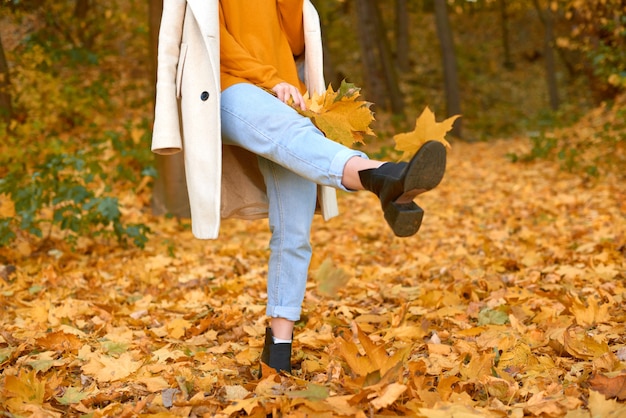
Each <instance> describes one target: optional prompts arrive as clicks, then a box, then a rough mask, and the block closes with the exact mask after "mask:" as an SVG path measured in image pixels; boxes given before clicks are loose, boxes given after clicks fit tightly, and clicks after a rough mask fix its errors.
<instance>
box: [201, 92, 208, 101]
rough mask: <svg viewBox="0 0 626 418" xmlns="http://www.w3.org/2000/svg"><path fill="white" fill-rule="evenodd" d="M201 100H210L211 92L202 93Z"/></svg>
mask: <svg viewBox="0 0 626 418" xmlns="http://www.w3.org/2000/svg"><path fill="white" fill-rule="evenodd" d="M200 100H202V101H203V102H206V101H207V100H209V92H208V91H203V92H202V94H200Z"/></svg>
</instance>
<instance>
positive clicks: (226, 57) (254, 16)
mask: <svg viewBox="0 0 626 418" xmlns="http://www.w3.org/2000/svg"><path fill="white" fill-rule="evenodd" d="M302 5H303V0H220V60H221V67H220V73H221V83H222V90H224V89H226V88H228V87H230V86H232V85H233V84H237V83H251V84H255V85H257V86H260V87H264V88H267V89H271V88H272V87H274V86H275V85H276V84H278V83H280V82H283V81H284V82H287V83H289V84H293V85H294V86H297V87H298V88H299V89H300V91H301V92H302V93H304V92H305V91H306V88H305V87H304V85H303V83H302V81H301V80H300V79H299V78H298V71H297V68H296V64H295V60H294V56H298V55H300V54H302V53H303V52H304V31H303V28H302Z"/></svg>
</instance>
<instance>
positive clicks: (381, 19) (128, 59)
mask: <svg viewBox="0 0 626 418" xmlns="http://www.w3.org/2000/svg"><path fill="white" fill-rule="evenodd" d="M313 3H314V4H315V5H316V7H317V9H318V11H319V13H320V16H321V20H322V25H323V36H324V41H325V52H326V57H325V61H326V62H325V65H326V68H325V72H326V77H327V81H328V82H329V83H332V84H333V86H335V87H337V86H338V85H339V83H340V81H341V80H343V79H347V80H348V81H349V82H352V83H355V84H357V85H359V86H362V88H363V90H362V91H363V93H364V96H365V99H367V100H370V101H373V102H374V103H375V106H374V110H375V112H376V118H377V121H376V122H375V126H374V127H373V128H374V130H375V131H376V132H377V136H378V138H372V139H371V140H370V144H369V145H368V151H370V152H372V153H374V154H375V155H377V156H380V155H385V156H390V157H393V156H395V155H396V154H395V153H394V150H393V147H392V145H391V143H390V138H391V136H392V135H394V134H396V133H398V132H402V131H407V130H410V129H412V123H413V122H414V120H415V118H416V117H417V115H419V114H420V113H421V111H422V110H423V108H424V107H425V106H429V107H430V108H431V109H433V110H434V111H435V114H437V115H438V116H439V118H443V117H444V116H447V114H448V113H450V110H449V105H450V103H446V100H447V97H449V96H448V95H447V93H448V91H447V90H450V89H451V82H450V79H449V77H448V76H447V75H446V74H447V73H446V72H445V71H444V69H445V66H446V65H450V62H451V61H449V60H448V61H445V60H444V55H443V53H442V45H443V44H444V42H443V41H444V40H443V38H442V36H443V35H442V33H444V32H442V28H443V26H442V22H444V23H446V22H447V24H448V25H449V27H448V29H449V32H448V34H449V35H450V39H451V41H452V42H453V50H452V52H453V54H454V62H453V65H454V68H453V69H454V70H455V73H456V77H457V80H456V84H455V86H454V89H456V90H457V92H456V93H458V97H459V98H460V99H459V103H458V108H459V109H460V112H459V113H461V114H462V116H463V118H462V120H463V131H462V133H461V132H458V134H459V135H460V136H459V138H458V139H459V140H465V141H491V140H495V139H502V138H515V137H523V138H527V140H528V142H529V143H530V144H531V152H530V153H528V155H522V156H512V157H511V158H512V159H513V160H528V159H533V158H548V157H549V156H550V155H556V158H561V159H562V161H563V162H564V167H565V168H568V169H572V167H575V166H576V165H577V164H576V163H577V158H578V156H579V155H581V154H582V153H583V152H584V145H581V144H582V143H587V144H594V145H593V146H597V144H598V142H600V143H612V144H623V142H624V122H623V119H620V118H621V117H620V115H621V116H624V112H623V109H622V107H623V104H624V100H623V94H624V90H625V89H626V13H625V11H626V10H625V7H626V6H625V4H624V2H623V0H554V1H553V0H533V1H527V0H473V1H468V0H451V1H447V2H446V1H444V0H394V1H388V2H376V1H374V0H313ZM160 7H161V2H160V1H156V0H149V1H147V2H146V1H137V0H125V1H121V0H110V1H107V2H97V1H93V0H64V1H50V0H0V138H2V142H1V148H0V149H1V152H0V244H7V243H10V242H11V241H12V240H13V239H14V238H15V236H16V234H34V235H35V236H40V237H42V238H45V237H46V236H50V235H51V234H52V233H53V232H54V231H62V233H61V235H62V236H63V237H64V238H67V239H70V240H73V241H74V242H75V241H76V239H77V237H80V236H91V235H95V234H100V235H103V236H111V237H116V238H117V239H118V240H120V241H123V242H126V241H129V240H130V241H132V242H134V243H135V244H137V245H142V243H143V242H145V239H146V234H147V233H148V228H147V227H146V226H145V225H141V224H134V223H133V222H132V217H129V216H127V214H128V212H129V211H130V208H129V207H127V206H129V204H127V203H125V202H124V201H122V200H120V196H122V195H125V194H126V193H130V194H133V195H137V196H139V195H146V194H147V195H149V194H150V193H151V188H150V187H148V186H150V185H151V184H152V181H153V179H154V178H156V177H157V175H158V176H160V177H164V176H167V175H168V173H165V172H164V171H166V170H167V168H163V167H162V166H158V164H155V159H154V157H153V156H152V155H151V153H150V151H149V141H150V128H151V124H152V106H153V105H152V100H153V94H154V90H153V85H154V65H153V63H154V40H155V38H154V36H153V34H154V33H155V31H156V30H157V29H158V28H156V27H155V19H154V15H155V11H156V12H157V13H158V11H159V10H160ZM442 10H443V12H444V13H445V16H443V17H445V19H446V20H440V18H441V17H442V15H441V12H442ZM151 16H152V19H151V18H150V17H151ZM151 22H152V23H151ZM372 22H373V23H372ZM151 34H152V36H151ZM371 34H373V35H374V38H373V40H374V42H375V43H376V48H374V46H373V45H371V42H372V41H371V39H370V40H369V41H368V40H367V38H368V36H369V35H371ZM444 34H445V33H444ZM366 41H367V42H370V43H366ZM373 50H377V51H378V54H379V55H378V56H377V60H376V61H375V62H374V64H372V62H371V61H370V62H369V64H368V61H367V60H366V58H367V54H368V52H370V51H373ZM375 58H376V57H375ZM382 61H389V62H386V63H385V64H387V65H380V63H381V62H382ZM550 63H551V65H550ZM390 73H393V74H390ZM383 79H384V80H383ZM377 85H378V86H381V85H382V86H383V88H382V95H381V93H378V95H376V94H375V93H376V89H377V88H379V87H377ZM395 91H397V92H398V94H399V103H398V102H397V101H396V103H395V105H394V103H390V101H392V99H393V96H395V95H396V94H395V93H394V92H395ZM444 91H446V94H444ZM448 101H449V99H448ZM599 107H601V108H602V109H604V110H603V111H605V112H606V111H610V112H613V113H612V115H613V116H612V117H610V118H608V119H607V121H608V122H606V123H604V124H603V125H602V126H601V127H598V128H597V129H596V130H594V131H593V133H591V134H588V135H587V137H582V138H578V143H577V144H559V143H558V141H557V140H556V139H554V136H553V135H552V134H550V133H549V132H552V131H555V130H557V129H563V128H566V127H568V126H574V124H575V123H576V122H577V121H580V120H585V119H584V118H585V116H586V115H590V114H592V115H596V116H597V115H598V114H597V113H593V112H596V110H595V109H598V108H599ZM590 123H591V121H590ZM607 124H608V125H607ZM589 135H590V136H591V137H593V138H595V139H594V140H593V141H587V139H589ZM589 146H590V145H587V147H589ZM156 167H159V168H158V169H157V168H156ZM594 167H595V166H594V162H593V161H591V162H590V163H589V164H586V165H585V168H584V170H583V171H584V173H583V174H584V175H589V174H593V172H594ZM596 171H597V167H596ZM170 175H172V174H171V173H170ZM159 193H160V192H159ZM143 201H146V202H149V201H150V198H145V197H144V198H143ZM145 206H146V207H144V208H143V210H150V204H147V205H145Z"/></svg>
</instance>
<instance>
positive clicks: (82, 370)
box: [0, 138, 626, 417]
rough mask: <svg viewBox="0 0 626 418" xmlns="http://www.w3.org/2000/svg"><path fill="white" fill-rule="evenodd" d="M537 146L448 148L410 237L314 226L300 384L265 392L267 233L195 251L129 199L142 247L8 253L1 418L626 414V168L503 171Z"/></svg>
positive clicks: (343, 223) (2, 301)
mask: <svg viewBox="0 0 626 418" xmlns="http://www.w3.org/2000/svg"><path fill="white" fill-rule="evenodd" d="M528 144H529V141H528V139H527V138H520V139H512V140H508V141H499V142H494V143H490V144H484V143H480V144H464V143H455V144H453V148H452V151H451V153H450V156H449V168H448V171H447V175H446V177H445V179H444V181H443V182H442V184H441V186H440V187H439V188H438V189H436V190H435V191H433V192H431V193H428V194H426V195H423V196H421V197H420V198H419V199H418V203H419V204H420V205H421V206H422V207H424V208H425V211H426V215H425V221H424V224H423V226H422V229H421V231H420V232H419V234H418V235H417V236H415V237H412V238H408V239H399V238H395V237H393V236H392V234H391V232H390V231H389V229H388V228H387V227H386V225H385V224H384V220H383V218H382V215H381V212H380V210H379V207H378V204H377V201H376V198H375V197H374V196H373V195H370V194H367V193H358V194H347V193H341V194H340V196H339V203H340V209H341V211H342V215H341V216H340V217H338V218H335V219H333V220H331V221H329V222H324V221H323V220H322V219H320V218H319V217H317V218H316V220H315V224H314V232H313V243H314V251H315V252H314V258H313V261H312V266H311V275H310V282H309V286H308V291H307V295H306V299H305V302H304V313H303V318H302V320H301V321H300V322H299V323H298V324H297V330H296V333H295V342H294V372H293V376H286V375H274V374H268V373H267V371H266V373H265V374H264V378H263V379H259V378H258V368H259V362H258V358H259V355H260V351H261V348H262V343H263V333H264V327H265V326H266V323H267V322H266V318H265V317H264V316H263V315H264V300H265V293H264V283H265V281H264V280H265V279H264V278H265V274H266V259H267V257H268V249H267V242H268V238H269V234H268V232H267V225H266V223H265V222H264V221H254V222H246V221H237V220H227V221H225V222H224V223H223V226H222V230H221V238H220V239H219V240H217V241H200V240H196V239H194V238H193V237H192V235H191V232H190V229H189V225H188V223H187V222H178V221H176V220H173V219H164V218H151V217H150V215H149V210H148V207H149V190H148V189H147V188H145V189H144V190H143V191H142V192H141V193H140V194H139V195H135V194H132V193H130V192H125V194H123V195H121V196H120V199H121V201H122V202H123V203H124V205H125V207H126V214H125V215H126V216H127V217H128V218H129V219H132V220H137V221H142V222H148V223H149V224H150V226H151V228H153V230H154V233H155V234H154V236H153V237H152V239H151V241H150V242H149V244H148V246H147V248H146V250H144V251H141V250H137V249H123V248H120V247H117V246H116V245H113V244H111V245H110V246H107V245H103V244H102V243H97V242H95V241H91V240H89V239H83V240H80V241H79V243H78V245H77V247H76V248H74V249H71V248H68V247H66V246H65V245H64V244H62V243H61V241H55V240H52V241H51V244H49V245H48V246H47V247H45V248H43V249H37V250H36V249H35V248H31V247H30V245H29V244H28V243H27V241H20V242H19V243H18V245H16V246H15V247H13V248H12V249H7V248H5V249H2V250H0V312H1V316H0V370H1V371H0V411H3V413H4V415H6V416H39V417H47V416H53V417H54V416H80V415H86V416H93V417H100V416H118V417H130V416H144V417H151V416H154V417H166V416H181V417H187V416H217V417H227V416H240V415H246V414H248V415H251V416H266V415H268V414H274V415H275V416H280V414H283V415H284V416H328V417H330V416H346V417H347V416H350V417H354V416H356V417H369V416H383V415H384V416H390V415H391V416H393V415H401V416H424V417H449V416H459V417H460V416H462V417H474V416H489V417H491V416H493V417H504V416H508V417H521V416H538V417H557V416H565V415H567V416H568V417H591V416H594V417H600V416H601V417H610V416H614V417H619V416H625V415H626V405H625V404H624V399H626V325H625V320H626V283H625V281H626V188H625V187H624V176H623V174H622V171H623V170H620V169H619V168H618V169H616V170H613V171H609V172H608V173H606V174H605V175H603V176H602V177H600V178H599V179H597V180H583V179H582V177H581V176H579V175H575V174H569V173H566V172H564V171H562V170H561V169H560V164H558V163H557V162H550V161H546V160H544V161H534V162H531V163H523V164H522V163H511V162H509V159H508V158H507V157H506V155H507V154H510V153H513V154H517V155H522V154H525V153H528V152H529V151H530V149H529V145H528ZM623 151H624V150H621V152H623ZM622 161H623V160H622Z"/></svg>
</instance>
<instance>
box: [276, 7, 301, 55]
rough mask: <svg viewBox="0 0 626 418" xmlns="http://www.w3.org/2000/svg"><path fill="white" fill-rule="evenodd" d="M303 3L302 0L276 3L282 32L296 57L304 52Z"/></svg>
mask: <svg viewBox="0 0 626 418" xmlns="http://www.w3.org/2000/svg"><path fill="white" fill-rule="evenodd" d="M303 3H304V0H278V1H277V4H278V11H279V13H280V21H281V24H282V26H283V30H284V31H285V34H286V35H287V40H288V41H289V46H290V47H291V52H292V53H293V55H294V56H296V57H297V56H298V55H300V54H302V53H303V52H304V28H303V23H302V8H303Z"/></svg>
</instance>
